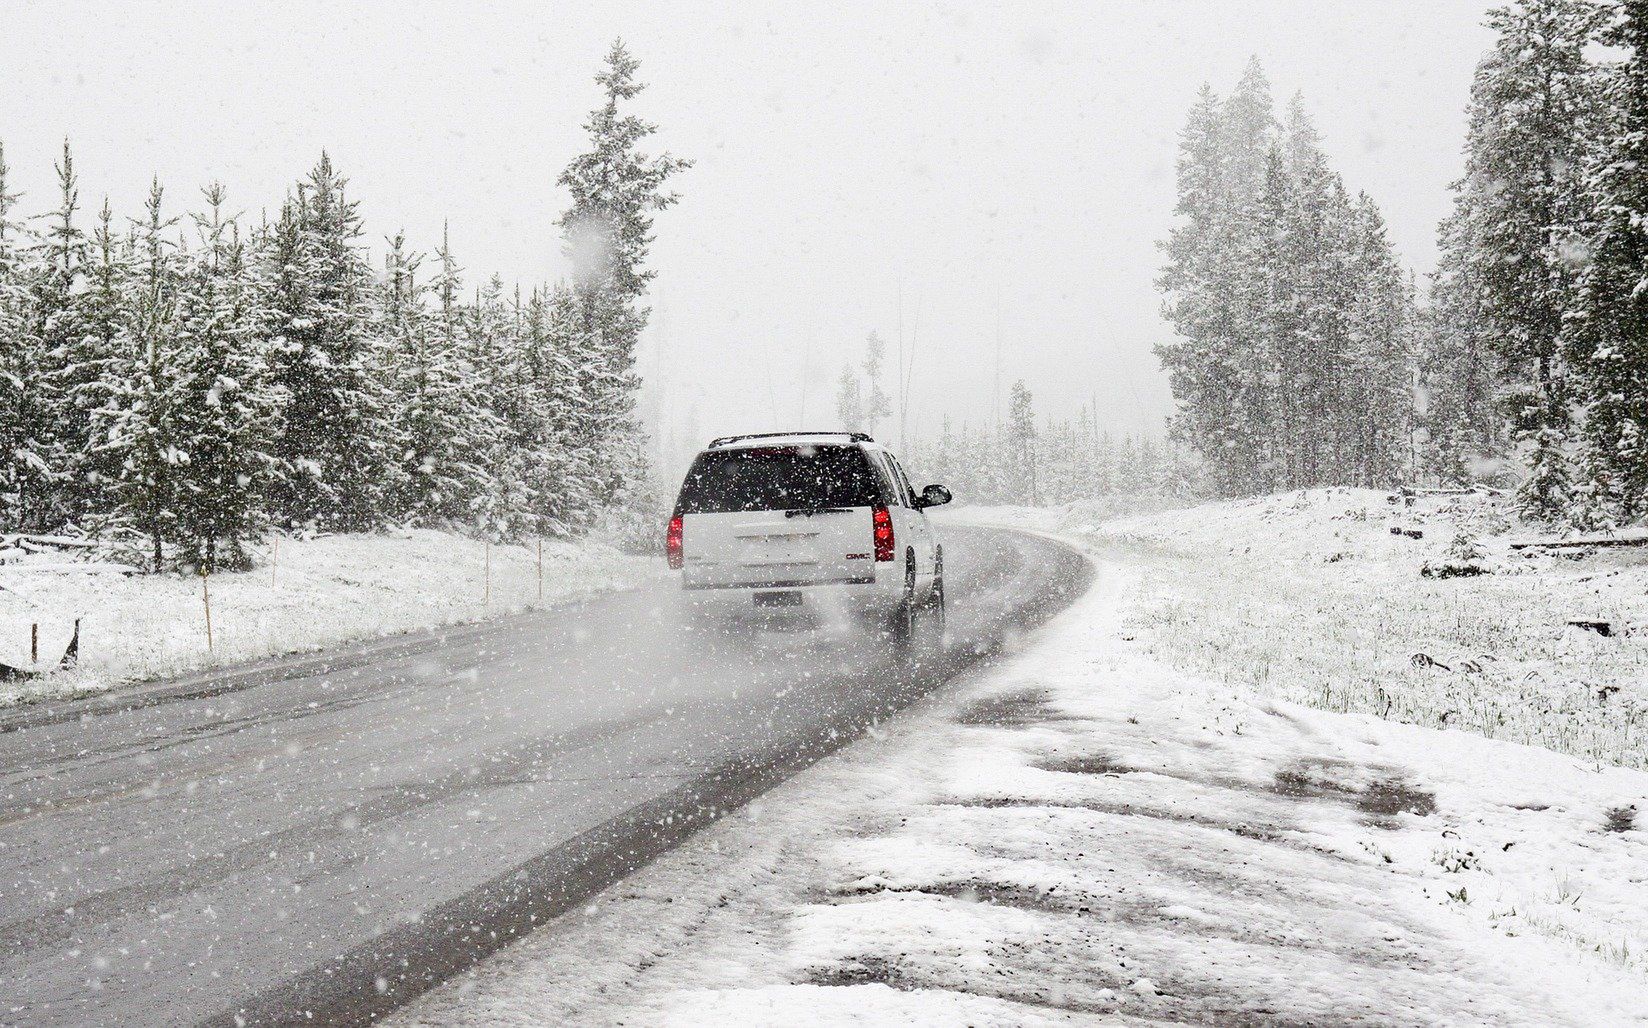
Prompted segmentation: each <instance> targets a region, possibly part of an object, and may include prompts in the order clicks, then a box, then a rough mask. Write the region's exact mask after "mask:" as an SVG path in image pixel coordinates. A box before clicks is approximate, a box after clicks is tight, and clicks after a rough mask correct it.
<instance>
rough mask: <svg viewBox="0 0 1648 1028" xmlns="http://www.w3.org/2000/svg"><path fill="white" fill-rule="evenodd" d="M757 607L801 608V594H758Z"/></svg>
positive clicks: (756, 596) (756, 595) (756, 598)
mask: <svg viewBox="0 0 1648 1028" xmlns="http://www.w3.org/2000/svg"><path fill="white" fill-rule="evenodd" d="M755 605H756V606H757V607H799V606H801V594H800V593H798V592H783V593H756V594H755Z"/></svg>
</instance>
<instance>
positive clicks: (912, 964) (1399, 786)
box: [396, 572, 1648, 1024]
mask: <svg viewBox="0 0 1648 1028" xmlns="http://www.w3.org/2000/svg"><path fill="white" fill-rule="evenodd" d="M1132 573H1133V572H1119V573H1118V572H1111V573H1101V585H1100V586H1099V587H1098V588H1096V589H1095V590H1093V591H1092V592H1091V593H1089V594H1088V595H1087V596H1086V597H1084V598H1083V599H1082V600H1080V601H1078V603H1077V604H1076V606H1075V607H1074V608H1072V609H1071V610H1070V611H1067V612H1066V613H1064V614H1063V615H1061V616H1060V617H1058V618H1057V619H1055V621H1054V622H1053V623H1052V624H1051V625H1049V626H1048V627H1047V628H1046V629H1044V630H1042V631H1041V632H1038V633H1036V634H1034V635H1033V636H1032V637H1031V638H1030V639H1029V640H1028V641H1027V643H1026V645H1025V646H1024V647H1023V648H1022V651H1021V652H1019V653H1017V654H1015V655H1012V656H1010V657H1009V658H1008V659H1006V660H1004V661H1002V662H1001V663H999V664H997V665H994V666H992V667H987V668H984V669H981V670H978V671H974V672H970V673H968V674H967V675H964V676H963V677H962V678H961V679H959V680H958V681H957V683H956V684H955V685H954V686H952V687H951V688H948V689H945V690H941V691H940V692H939V693H938V694H936V695H934V696H933V697H930V698H929V699H927V700H925V701H923V702H922V703H921V704H919V705H918V706H917V707H916V708H913V709H912V711H911V712H910V713H909V714H907V715H906V716H904V717H901V718H899V719H896V720H895V721H893V722H891V723H890V724H889V725H887V726H886V727H885V728H883V729H878V730H876V731H874V732H872V734H871V736H870V737H869V738H866V739H864V740H862V741H860V742H858V743H855V744H853V745H852V746H849V747H847V748H845V749H843V750H842V751H840V752H839V753H837V754H836V755H834V756H832V757H829V758H827V759H825V760H824V761H822V762H820V763H819V764H818V765H817V766H815V767H814V768H813V769H811V770H809V771H807V772H805V773H803V774H801V775H799V776H797V777H796V778H795V779H793V780H791V781H790V782H788V783H785V784H784V785H782V786H780V787H778V788H777V789H774V790H773V791H772V792H769V793H768V794H766V795H765V796H764V797H762V798H761V799H760V800H758V801H756V802H754V803H752V804H750V805H749V806H748V807H747V808H746V809H744V810H743V811H740V812H739V813H737V814H734V815H731V816H729V817H728V818H726V819H725V820H723V821H722V822H721V823H719V824H717V825H716V826H714V827H712V828H710V829H708V830H707V831H705V832H703V833H701V834H699V835H698V836H696V837H695V838H694V839H692V840H691V841H689V842H688V843H687V844H685V845H684V846H682V847H680V848H679V849H677V850H675V851H674V852H672V853H670V854H668V855H666V856H665V857H663V858H661V859H660V860H658V861H657V862H655V863H653V864H652V865H651V866H649V867H647V868H645V869H643V870H642V871H640V872H638V873H636V874H634V875H632V876H631V877H629V878H628V879H626V880H624V881H623V882H620V883H619V884H617V885H615V886H613V887H612V888H610V889H608V890H607V891H606V892H604V893H602V894H600V895H599V896H597V897H596V898H595V900H593V901H592V902H590V903H589V904H587V905H585V906H584V907H583V908H582V909H581V910H580V911H578V912H576V913H573V914H569V915H566V916H564V917H563V918H561V919H560V920H559V921H558V922H556V923H555V924H553V925H552V926H551V927H550V928H548V929H547V930H545V931H542V932H540V933H538V934H536V935H534V936H532V937H531V938H529V939H527V940H524V941H523V942H522V943H520V944H518V945H516V946H514V947H511V948H510V949H507V950H505V951H503V952H501V953H500V954H498V955H496V956H495V957H494V958H492V959H491V960H489V961H488V962H486V963H484V964H482V965H480V966H479V967H477V968H476V969H475V970H474V971H472V972H470V973H468V974H466V975H464V976H462V977H460V978H458V979H455V980H453V981H450V982H448V983H447V984H446V985H444V986H442V987H441V988H440V989H438V990H436V991H435V992H433V993H431V994H429V995H428V996H426V997H424V998H423V999H422V1000H420V1001H418V1002H416V1003H415V1004H413V1005H412V1006H411V1007H409V1008H407V1009H405V1010H403V1011H401V1012H400V1014H399V1015H397V1018H396V1021H397V1023H401V1024H450V1023H479V1022H488V1023H529V1022H530V1023H542V1022H546V1021H547V1022H552V1023H553V1022H566V1021H579V1022H585V1023H588V1022H631V1023H637V1022H638V1023H660V1022H672V1021H673V1022H679V1023H712V1022H716V1021H722V1022H725V1021H737V1022H741V1023H795V1022H797V1021H810V1022H813V1023H818V1022H819V1021H825V1022H841V1021H848V1020H853V1019H868V1020H872V1021H889V1020H896V1021H913V1022H921V1023H934V1022H942V1023H953V1022H957V1021H968V1022H972V1023H1003V1024H1007V1023H1011V1024H1025V1023H1064V1022H1067V1021H1070V1020H1089V1019H1093V1018H1102V1019H1106V1020H1113V1019H1117V1018H1120V1019H1130V1018H1134V1017H1137V1018H1142V1019H1175V1020H1191V1021H1217V1020H1229V1019H1244V1018H1260V1019H1276V1020H1283V1021H1307V1022H1308V1021H1318V1022H1319V1021H1323V1020H1345V1019H1357V1018H1365V1019H1368V1020H1373V1021H1380V1022H1389V1021H1404V1022H1411V1021H1418V1022H1435V1021H1440V1020H1468V1021H1504V1022H1507V1023H1513V1022H1523V1021H1526V1022H1538V1023H1575V1024H1580V1023H1586V1024H1596V1023H1606V1022H1623V1021H1629V1020H1632V1019H1636V1018H1640V1017H1642V1016H1643V1015H1644V1014H1645V1013H1648V1010H1645V1008H1644V1001H1643V1000H1642V999H1641V998H1640V997H1641V994H1642V991H1641V970H1640V968H1639V967H1637V966H1636V965H1634V964H1633V963H1632V962H1631V958H1630V957H1629V956H1628V955H1626V956H1624V957H1621V956H1619V955H1616V954H1611V953H1607V952H1603V953H1597V952H1591V951H1589V950H1587V949H1583V948H1581V947H1579V946H1575V945H1573V944H1571V942H1568V941H1564V940H1563V939H1562V938H1561V937H1560V936H1559V934H1558V933H1554V932H1539V931H1533V930H1530V926H1528V925H1526V924H1521V923H1518V922H1516V921H1515V920H1505V919H1497V918H1493V917H1490V916H1488V911H1489V910H1490V909H1492V905H1491V904H1489V903H1485V902H1483V899H1484V897H1483V895H1482V893H1483V891H1484V890H1488V891H1492V890H1496V889H1497V890H1515V889H1518V888H1527V887H1533V883H1534V882H1535V881H1536V879H1537V873H1536V872H1538V871H1539V870H1540V869H1546V870H1549V869H1550V868H1552V867H1559V866H1561V865H1562V863H1563V862H1574V861H1594V860H1597V859H1604V860H1606V861H1608V862H1609V863H1608V866H1609V867H1611V868H1612V869H1614V870H1615V871H1616V872H1618V874H1619V875H1620V876H1621V882H1622V883H1623V882H1625V881H1628V880H1629V879H1630V878H1631V877H1636V878H1638V879H1640V878H1641V877H1642V875H1641V873H1640V872H1641V871H1642V870H1643V866H1642V865H1643V863H1644V859H1643V858H1644V856H1645V855H1644V854H1643V853H1642V852H1641V847H1640V846H1639V845H1638V844H1637V842H1636V840H1635V839H1634V838H1632V837H1630V836H1629V835H1626V834H1622V833H1612V834H1610V833H1604V832H1601V831H1599V830H1590V829H1589V828H1587V829H1585V830H1578V829H1577V828H1576V829H1574V830H1569V828H1570V827H1572V826H1570V825H1569V824H1568V822H1569V821H1571V822H1572V823H1573V826H1578V825H1587V826H1588V825H1589V824H1590V821H1589V817H1590V814H1592V813H1593V812H1595V813H1598V814H1600V812H1601V811H1604V810H1607V809H1610V808H1611V806H1612V805H1613V804H1615V803H1617V802H1619V801H1620V799H1621V797H1622V796H1626V795H1628V794H1631V793H1632V791H1633V790H1635V791H1637V792H1640V791H1642V789H1643V787H1644V784H1645V781H1648V776H1644V775H1642V774H1641V773H1639V772H1633V771H1625V770H1622V769H1610V770H1608V771H1607V772H1605V773H1594V772H1592V771H1587V770H1585V769H1580V768H1576V767H1575V766H1574V762H1573V761H1572V760H1571V759H1570V758H1565V757H1560V756H1558V755H1556V754H1553V753H1550V752H1549V751H1545V750H1539V749H1534V748H1530V747H1522V746H1515V745H1512V744H1508V743H1498V742H1492V741H1490V740H1484V739H1479V738H1475V737H1472V736H1466V735H1463V734H1461V733H1457V732H1438V731H1434V730H1429V729H1422V728H1415V727H1411V726H1403V725H1394V724H1390V723H1386V722H1381V721H1378V720H1375V719H1372V718H1368V717H1363V716H1357V715H1345V714H1332V713H1325V712H1321V711H1313V710H1309V709H1306V708H1302V707H1298V706H1294V705H1290V704H1286V703H1278V702H1272V701H1268V700H1264V699H1262V698H1258V697H1254V696H1252V695H1251V694H1249V693H1245V692H1244V691H1243V690H1241V689H1238V688H1234V687H1230V686H1225V685H1222V684H1219V683H1215V682H1211V681H1208V680H1206V679H1200V678H1194V677H1190V676H1187V675H1184V674H1180V673H1177V672H1174V671H1171V670H1169V669H1167V668H1165V667H1163V666H1162V665H1160V664H1159V663H1157V662H1156V661H1154V660H1152V659H1151V658H1149V657H1148V656H1147V655H1145V654H1144V653H1143V652H1142V651H1141V648H1140V647H1138V646H1137V645H1136V644H1135V643H1134V642H1133V641H1132V640H1130V639H1129V638H1128V633H1127V630H1126V629H1125V628H1124V627H1123V626H1124V625H1125V620H1126V618H1125V615H1126V613H1127V610H1128V604H1129V603H1130V602H1131V597H1132V595H1133V593H1134V590H1133V584H1134V583H1133V582H1132V581H1131V580H1130V579H1129V577H1128V575H1130V574H1132ZM1559 815H1560V817H1559ZM1553 817H1558V820H1554V821H1553V820H1550V819H1551V818H1553ZM1530 819H1532V820H1530ZM1506 844H1508V845H1506ZM1501 847H1502V848H1501ZM1519 851H1520V852H1519ZM1633 869H1634V870H1633ZM1637 899H1638V897H1634V896H1630V895H1625V894H1619V893H1616V894H1614V895H1613V896H1611V897H1607V896H1605V897H1602V898H1601V900H1600V902H1602V903H1605V904H1617V905H1618V907H1619V909H1620V910H1626V909H1628V908H1629V907H1630V904H1631V903H1634V902H1635V901H1636V900H1637ZM1576 902H1577V903H1578V904H1580V905H1584V904H1586V903H1588V902H1589V900H1586V899H1584V898H1579V899H1578V900H1577V901H1576Z"/></svg>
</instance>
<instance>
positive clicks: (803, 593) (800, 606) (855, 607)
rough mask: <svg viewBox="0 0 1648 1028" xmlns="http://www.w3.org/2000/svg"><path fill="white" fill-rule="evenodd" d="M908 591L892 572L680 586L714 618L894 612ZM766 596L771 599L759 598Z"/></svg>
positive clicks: (685, 597)
mask: <svg viewBox="0 0 1648 1028" xmlns="http://www.w3.org/2000/svg"><path fill="white" fill-rule="evenodd" d="M773 593H790V594H793V595H795V596H797V597H798V599H799V602H796V603H795V604H794V605H793V606H792V605H789V604H785V605H782V606H779V605H775V604H772V603H771V602H770V598H771V594H773ZM903 594H904V579H903V576H902V575H900V576H898V577H897V578H896V579H895V578H894V577H893V576H892V575H881V576H876V577H864V578H854V579H850V580H837V581H834V582H809V583H797V582H786V581H782V580H774V581H766V582H740V583H738V584H736V585H719V584H709V585H691V584H687V583H685V582H683V583H682V587H681V600H682V602H683V603H684V604H685V605H686V606H687V607H689V608H690V609H691V610H692V612H693V613H695V614H699V615H704V616H710V617H741V616H746V615H749V616H755V617H758V618H768V617H780V618H785V617H793V616H798V615H799V616H813V615H831V614H848V615H851V614H863V613H882V612H885V611H890V610H891V609H893V608H894V607H895V606H897V605H898V603H899V601H900V600H901V599H902V598H903ZM762 595H765V596H766V597H768V600H767V602H761V601H758V600H757V597H758V596H762Z"/></svg>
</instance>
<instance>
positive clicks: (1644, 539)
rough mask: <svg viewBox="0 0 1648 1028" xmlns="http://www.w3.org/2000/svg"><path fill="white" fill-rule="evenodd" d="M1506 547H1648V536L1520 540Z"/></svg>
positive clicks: (1569, 548) (1543, 548)
mask: <svg viewBox="0 0 1648 1028" xmlns="http://www.w3.org/2000/svg"><path fill="white" fill-rule="evenodd" d="M1506 545H1508V546H1509V547H1510V548H1511V549H1513V550H1579V549H1585V548H1588V547H1593V546H1596V547H1602V546H1648V535H1632V536H1624V537H1620V536H1597V537H1593V538H1586V539H1519V540H1516V541H1515V542H1511V543H1507V544H1506Z"/></svg>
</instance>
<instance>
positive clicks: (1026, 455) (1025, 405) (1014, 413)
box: [1007, 379, 1040, 506]
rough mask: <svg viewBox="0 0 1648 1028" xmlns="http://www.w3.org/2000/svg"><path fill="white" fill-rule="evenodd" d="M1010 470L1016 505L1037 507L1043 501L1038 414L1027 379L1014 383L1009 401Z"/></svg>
mask: <svg viewBox="0 0 1648 1028" xmlns="http://www.w3.org/2000/svg"><path fill="white" fill-rule="evenodd" d="M1007 456H1008V458H1009V460H1010V461H1011V462H1012V463H1011V467H1010V469H1009V471H1008V473H1009V475H1010V476H1011V478H1012V481H1013V494H1014V496H1013V502H1015V503H1028V504H1030V505H1031V506H1034V505H1035V504H1036V503H1038V502H1040V501H1039V498H1038V494H1037V490H1036V411H1035V406H1034V400H1033V398H1032V397H1031V395H1030V390H1029V389H1028V388H1027V387H1026V386H1025V384H1024V380H1023V379H1019V380H1018V381H1016V382H1014V383H1013V388H1012V391H1011V392H1010V394H1009V396H1008V400H1007Z"/></svg>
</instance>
